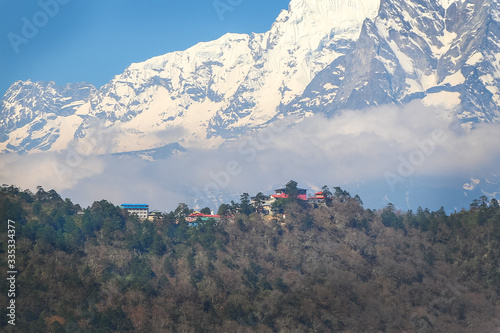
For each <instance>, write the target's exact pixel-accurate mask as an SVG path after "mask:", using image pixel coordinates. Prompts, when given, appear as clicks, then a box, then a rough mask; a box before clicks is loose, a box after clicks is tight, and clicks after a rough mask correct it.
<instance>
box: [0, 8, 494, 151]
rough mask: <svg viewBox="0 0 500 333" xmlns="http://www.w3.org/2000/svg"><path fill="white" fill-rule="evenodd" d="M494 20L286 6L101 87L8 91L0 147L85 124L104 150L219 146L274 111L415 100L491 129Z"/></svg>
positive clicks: (26, 146) (52, 145)
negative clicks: (256, 29)
mask: <svg viewBox="0 0 500 333" xmlns="http://www.w3.org/2000/svg"><path fill="white" fill-rule="evenodd" d="M499 22H500V6H499V0H474V1H464V0H455V1H453V0H409V1H405V2H400V1H396V0H382V1H380V0H292V1H291V2H290V6H289V8H288V10H284V11H282V12H281V14H280V15H279V17H278V18H277V20H276V22H275V23H274V24H273V25H272V27H271V29H270V30H269V31H268V32H266V33H261V34H252V35H245V34H227V35H224V36H222V37H221V38H219V39H218V40H215V41H212V42H206V43H199V44H197V45H195V46H193V47H191V48H189V49H187V50H185V51H179V52H173V53H168V54H165V55H162V56H158V57H155V58H152V59H149V60H147V61H145V62H142V63H137V64H132V65H131V66H130V67H128V68H127V69H126V70H125V71H124V72H123V73H122V74H120V75H117V76H116V77H114V78H113V79H112V80H111V81H110V82H109V83H107V84H106V85H105V86H103V87H102V88H100V89H95V88H93V87H92V86H91V85H88V84H79V85H67V86H65V87H56V86H55V85H54V84H53V83H41V82H36V83H33V82H30V81H27V82H16V83H14V84H13V85H12V86H11V88H10V89H9V90H8V92H7V93H6V95H5V96H4V98H3V99H2V106H1V110H0V112H1V115H2V117H1V120H0V141H1V142H0V151H4V152H8V151H20V152H28V151H31V152H33V151H40V150H61V149H64V148H66V147H67V146H68V145H69V144H71V143H72V142H73V141H74V140H78V139H81V138H84V137H85V136H86V135H89V134H88V133H90V132H92V128H91V127H92V126H93V125H92V124H95V121H94V122H93V123H92V122H91V121H90V119H95V118H97V119H99V120H100V121H101V122H102V123H103V125H104V127H106V128H111V129H113V131H112V133H113V135H114V136H113V138H112V145H111V146H112V147H109V148H110V150H111V152H113V153H123V152H140V151H144V150H151V149H156V148H161V147H170V146H169V145H171V144H175V143H178V144H180V145H181V146H182V147H184V148H191V147H217V146H219V145H221V144H222V143H223V142H225V141H226V140H228V139H232V138H235V137H237V136H239V135H241V134H243V133H246V132H248V131H251V130H253V129H257V128H260V127H262V126H266V125H268V124H269V123H271V122H272V121H273V120H275V119H277V118H279V117H281V116H282V115H283V114H289V113H293V114H299V115H303V116H305V115H307V114H308V113H317V112H326V113H334V112H336V111H338V110H342V109H347V108H349V109H353V108H354V109H359V108H363V107H366V106H369V105H382V104H387V103H396V104H403V103H406V102H409V101H411V100H413V99H423V101H424V103H426V104H430V105H438V106H440V107H442V108H444V109H447V110H450V111H455V112H458V114H459V116H460V117H461V118H462V120H463V122H464V123H467V122H494V121H498V118H499V113H500V93H499V89H500V50H499V47H500V41H499V37H498V36H500V29H499ZM139 155H140V154H139ZM148 156H149V155H148Z"/></svg>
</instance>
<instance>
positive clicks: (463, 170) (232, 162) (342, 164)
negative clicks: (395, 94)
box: [0, 102, 500, 209]
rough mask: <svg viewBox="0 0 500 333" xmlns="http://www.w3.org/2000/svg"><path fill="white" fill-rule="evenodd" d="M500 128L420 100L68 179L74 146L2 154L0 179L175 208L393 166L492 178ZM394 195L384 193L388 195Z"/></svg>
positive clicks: (410, 174)
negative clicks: (464, 123)
mask: <svg viewBox="0 0 500 333" xmlns="http://www.w3.org/2000/svg"><path fill="white" fill-rule="evenodd" d="M499 137H500V125H499V124H480V125H477V126H476V128H474V129H473V130H471V131H470V132H467V131H466V130H463V129H462V128H461V126H460V125H458V122H457V121H456V119H454V118H453V117H449V115H448V114H444V113H443V112H442V111H441V110H439V109H436V108H433V107H426V106H424V105H423V104H421V103H420V102H414V103H411V104H409V105H407V106H404V107H396V106H385V107H379V108H372V109H367V110H363V111H346V112H343V113H341V114H339V115H336V116H334V117H332V118H326V117H325V116H322V115H316V116H313V117H310V118H307V119H305V120H303V121H302V122H300V123H298V124H296V125H295V126H293V127H288V126H285V127H283V126H275V127H273V128H267V129H263V130H261V131H259V132H256V133H253V134H252V135H251V136H248V137H245V138H241V139H240V140H238V141H237V142H235V143H232V144H228V145H226V146H224V148H220V149H218V150H200V151H191V152H189V153H187V154H182V155H178V156H173V157H172V158H170V159H168V160H163V161H156V162H146V161H140V160H134V159H116V158H111V157H109V156H107V157H99V156H87V157H85V158H83V159H82V160H81V161H78V163H76V162H75V163H76V164H77V165H76V166H75V167H72V168H69V170H68V173H66V174H65V175H64V176H65V177H66V178H64V177H63V179H61V177H58V176H57V175H56V174H54V170H53V165H54V163H55V162H57V161H58V162H59V163H62V164H63V165H64V163H66V164H68V162H67V161H66V160H67V158H68V155H67V153H63V154H52V153H47V154H36V155H27V156H17V155H12V154H11V155H3V156H0V164H1V166H2V169H1V171H0V181H1V182H3V183H7V184H14V185H16V186H20V187H23V188H33V187H35V186H36V185H42V186H44V187H47V188H54V189H56V190H57V191H61V190H64V193H65V194H66V195H69V196H71V197H72V198H74V199H75V200H76V201H78V200H80V202H82V204H85V205H86V204H90V203H91V202H92V200H100V199H102V198H106V199H108V200H110V201H112V202H114V203H115V204H120V203H123V202H141V203H150V204H151V205H152V206H154V207H156V208H159V209H164V208H168V209H174V208H175V206H176V205H177V204H178V203H179V202H187V203H192V202H193V201H194V199H195V197H197V198H198V199H201V201H199V204H200V205H201V206H205V205H210V206H212V207H213V206H214V205H213V203H211V202H210V199H209V198H208V197H210V194H214V195H218V194H220V193H215V192H217V191H214V189H219V190H220V191H221V192H226V193H231V194H232V195H233V197H232V198H233V199H238V195H239V194H241V193H243V192H249V193H250V194H255V193H257V192H259V191H269V190H271V189H272V188H273V187H274V186H281V185H284V184H285V183H286V182H287V181H289V180H290V179H294V180H296V181H298V182H299V185H302V186H311V187H313V186H316V187H320V186H322V185H324V184H327V185H329V186H330V187H331V186H336V185H340V186H342V185H343V184H357V186H359V189H360V191H361V190H362V186H363V184H368V183H370V182H377V181H378V182H380V181H381V180H383V181H384V182H383V183H385V179H386V178H387V175H388V174H389V175H393V176H395V177H396V178H394V179H393V181H394V182H395V184H397V183H398V182H400V183H401V182H408V184H409V185H408V186H412V184H413V180H414V179H415V178H416V177H417V178H418V177H433V178H434V179H436V178H437V179H439V177H443V178H446V177H459V178H460V177H462V178H463V179H464V180H468V179H470V177H471V176H474V177H477V178H479V177H485V176H487V175H489V174H491V173H495V172H497V173H498V171H500V170H499V168H498V165H500V164H499V162H500V146H499V144H498V138H499ZM65 154H66V155H65ZM405 161H406V162H405ZM405 163H406V164H408V165H405ZM401 171H403V172H401ZM462 185H463V182H462ZM462 185H461V186H462ZM384 190H387V188H386V189H384ZM386 194H387V193H380V198H381V200H382V198H383V197H384V195H386ZM403 199H404V200H407V201H408V200H409V199H407V198H403Z"/></svg>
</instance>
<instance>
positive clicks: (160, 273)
mask: <svg viewBox="0 0 500 333" xmlns="http://www.w3.org/2000/svg"><path fill="white" fill-rule="evenodd" d="M336 193H337V195H332V197H331V199H330V200H328V201H327V203H326V204H325V205H321V204H320V205H315V206H314V205H309V204H306V203H305V202H302V201H301V200H296V199H291V198H290V199H283V200H282V201H280V203H279V207H278V208H279V209H280V210H282V214H280V215H279V216H264V215H261V214H258V213H257V212H255V209H254V208H253V207H251V206H249V205H248V200H247V199H248V195H246V194H245V195H243V196H242V199H244V200H242V202H241V203H234V202H233V203H232V204H230V205H224V206H223V209H222V210H220V212H221V213H222V214H224V215H225V216H223V217H222V220H221V221H220V222H218V223H217V222H215V221H213V220H208V221H204V222H200V223H199V226H198V227H188V225H187V223H186V222H185V217H186V216H187V215H188V214H189V213H190V212H192V211H191V210H189V208H187V207H183V206H180V207H179V208H178V209H176V210H175V211H173V212H171V213H169V214H164V215H162V216H160V217H159V218H157V219H156V220H154V221H140V220H138V218H137V217H136V216H135V215H132V216H129V215H128V214H127V213H126V212H124V211H122V210H121V209H120V208H119V207H117V206H115V205H114V204H112V203H110V202H107V201H97V202H94V203H93V204H92V205H91V206H90V207H88V208H85V209H82V208H81V207H80V206H78V205H75V204H73V203H72V202H71V201H70V200H69V199H66V200H63V199H62V198H61V197H60V196H59V195H58V194H57V193H56V192H55V191H45V190H44V189H43V188H39V189H38V192H37V193H31V192H30V191H22V190H20V189H18V188H16V187H13V186H10V187H7V186H4V187H2V188H1V190H0V226H1V227H0V242H1V243H0V244H1V246H0V248H1V250H0V268H1V270H2V271H3V272H4V273H3V275H4V274H6V272H7V271H8V266H7V258H8V255H7V254H8V239H9V236H8V232H7V231H8V225H7V224H8V220H9V219H10V220H12V221H15V222H16V224H15V226H16V233H15V239H16V268H17V271H18V274H17V279H16V294H17V295H16V296H17V297H16V299H15V300H16V301H15V304H16V322H15V323H16V326H13V325H10V324H9V323H8V321H9V320H10V318H9V317H8V316H7V310H6V305H7V304H8V302H9V298H8V296H7V295H8V289H9V282H8V281H7V280H6V279H5V278H3V279H2V280H1V281H2V282H1V293H0V304H2V306H1V308H2V313H1V315H0V330H1V331H3V332H37V333H38V332H126V331H137V332H231V333H233V332H500V303H499V301H500V261H499V252H500V208H499V205H498V202H497V201H496V200H492V201H488V200H487V199H486V198H485V197H483V198H481V199H478V200H474V201H473V202H472V204H471V207H470V209H469V210H467V211H465V210H464V211H461V212H457V213H455V214H452V215H449V216H448V215H447V214H446V213H445V211H444V209H441V210H439V211H437V212H431V211H429V210H426V209H418V210H417V211H416V212H411V211H409V212H400V211H397V210H396V208H395V207H394V206H392V205H389V206H388V207H387V208H385V209H384V210H382V211H373V210H369V209H364V208H363V206H362V203H361V200H360V199H359V198H356V199H353V198H351V197H350V195H349V194H348V193H347V192H345V191H344V192H342V191H337V192H336ZM339 193H340V194H339Z"/></svg>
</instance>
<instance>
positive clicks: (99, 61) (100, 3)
mask: <svg viewBox="0 0 500 333" xmlns="http://www.w3.org/2000/svg"><path fill="white" fill-rule="evenodd" d="M288 3H289V0H272V1H266V0H216V1H214V0H175V1H174V0H142V1H139V0H36V1H35V0H23V1H15V0H0V94H1V95H2V96H3V94H4V93H5V91H6V90H7V89H8V88H9V86H10V85H11V84H12V83H13V82H15V81H17V80H27V79H31V80H32V81H55V82H56V83H57V84H59V85H63V84H65V83H68V82H81V81H85V82H90V83H92V84H94V85H95V86H97V87H100V86H102V85H103V84H105V83H107V82H108V81H109V80H111V79H112V78H113V76H114V75H117V74H120V73H121V72H123V70H124V69H125V68H126V67H127V66H128V65H130V64H131V63H133V62H140V61H144V60H147V59H149V58H151V57H154V56H157V55H161V54H165V53H168V52H171V51H177V50H184V49H186V48H188V47H190V46H192V45H194V44H196V43H198V42H201V41H209V40H213V39H216V38H218V37H220V36H222V35H223V34H225V33H227V32H237V33H251V32H264V31H267V30H269V28H270V27H271V25H272V23H273V22H274V20H275V18H276V17H277V16H278V14H279V13H280V11H281V10H282V9H286V8H288ZM54 4H56V5H54ZM216 5H218V6H219V7H218V8H219V10H217V9H216ZM44 8H45V9H44ZM31 24H33V27H34V28H35V29H36V30H33V29H31V30H30V25H31Z"/></svg>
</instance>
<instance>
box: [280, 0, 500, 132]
mask: <svg viewBox="0 0 500 333" xmlns="http://www.w3.org/2000/svg"><path fill="white" fill-rule="evenodd" d="M499 9H500V7H499V2H498V1H494V0H480V1H454V2H452V1H441V2H438V1H432V0H413V1H406V2H396V1H392V0H382V2H381V6H380V11H379V14H378V16H377V17H376V18H375V19H374V20H371V19H367V20H366V21H365V23H364V25H363V27H362V31H361V34H360V37H359V39H358V40H357V41H356V43H355V45H354V47H353V48H352V49H351V50H350V51H349V52H347V53H346V54H345V55H344V56H341V57H339V58H337V59H336V60H334V61H333V62H332V63H331V64H330V65H328V66H327V68H325V69H324V70H323V71H322V72H320V73H319V74H318V75H317V76H316V77H315V78H314V79H313V80H312V82H311V83H310V84H309V85H308V87H307V88H306V90H305V92H304V94H303V96H300V97H299V98H297V99H296V100H295V101H293V102H292V103H290V104H288V105H283V106H282V109H283V110H285V112H289V113H304V112H326V113H335V112H336V111H338V110H342V109H360V108H363V107H366V106H376V105H383V104H388V103H394V104H404V103H407V102H409V101H411V100H414V99H422V100H423V102H424V103H425V104H427V105H435V106H438V107H441V108H443V109H445V110H450V111H455V112H456V113H457V114H458V117H459V118H460V119H462V121H463V122H464V123H468V122H470V123H477V122H496V121H498V119H499V114H500V95H499V88H500V62H499V61H500V50H499V46H500V40H499V36H500V31H499V15H500V14H499V13H500V11H499Z"/></svg>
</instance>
